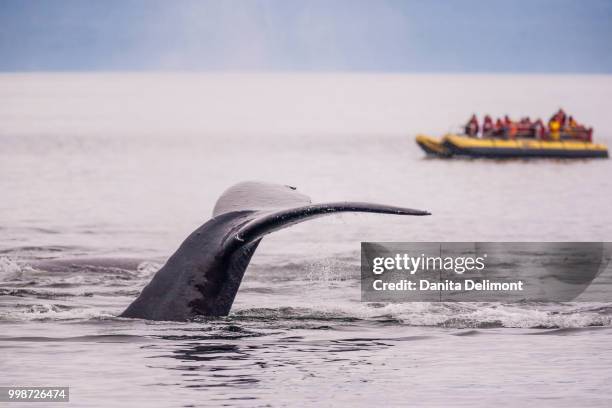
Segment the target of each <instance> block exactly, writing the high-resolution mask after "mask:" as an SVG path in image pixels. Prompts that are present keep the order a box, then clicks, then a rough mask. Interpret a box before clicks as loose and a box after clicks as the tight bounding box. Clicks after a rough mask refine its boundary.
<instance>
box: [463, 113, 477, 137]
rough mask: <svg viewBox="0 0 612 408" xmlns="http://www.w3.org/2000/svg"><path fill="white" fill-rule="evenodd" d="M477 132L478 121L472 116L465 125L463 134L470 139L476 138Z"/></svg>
mask: <svg viewBox="0 0 612 408" xmlns="http://www.w3.org/2000/svg"><path fill="white" fill-rule="evenodd" d="M478 130H479V126H478V119H477V118H476V115H472V117H471V118H470V120H469V121H468V123H467V124H466V125H465V134H466V135H468V136H470V137H476V136H478Z"/></svg>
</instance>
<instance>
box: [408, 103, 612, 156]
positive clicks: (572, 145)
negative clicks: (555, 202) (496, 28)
mask: <svg viewBox="0 0 612 408" xmlns="http://www.w3.org/2000/svg"><path fill="white" fill-rule="evenodd" d="M479 131H480V126H479V124H478V120H477V119H476V116H475V115H473V116H472V118H471V119H470V120H469V121H468V123H467V124H466V125H465V130H464V134H453V133H449V134H446V135H444V136H443V137H442V138H434V137H430V136H426V135H418V136H417V137H416V142H417V144H418V145H419V146H420V147H421V149H423V151H425V153H427V155H429V156H434V157H445V158H449V157H455V156H459V157H478V158H494V159H502V158H563V159H570V158H575V159H583V158H607V157H608V148H607V147H606V146H605V145H603V144H598V143H593V141H592V137H593V129H592V128H587V127H585V126H583V125H580V124H578V123H577V122H576V121H575V120H574V119H573V118H572V117H571V116H569V117H567V115H566V114H565V112H563V110H561V109H560V110H559V111H558V112H557V113H555V114H554V115H553V116H552V117H551V119H550V120H549V122H548V127H545V126H544V124H543V122H542V120H541V119H538V120H537V121H535V122H532V121H531V120H530V119H529V118H523V119H521V120H520V121H518V122H514V121H511V120H510V119H509V118H508V116H506V117H505V118H504V119H503V120H502V119H497V121H496V122H495V123H493V120H492V119H491V117H490V116H488V115H487V116H485V119H484V121H483V124H482V132H479Z"/></svg>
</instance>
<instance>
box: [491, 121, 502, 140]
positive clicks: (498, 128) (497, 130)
mask: <svg viewBox="0 0 612 408" xmlns="http://www.w3.org/2000/svg"><path fill="white" fill-rule="evenodd" d="M493 136H495V137H503V136H504V123H503V122H502V120H501V119H500V118H497V120H496V121H495V126H494V128H493Z"/></svg>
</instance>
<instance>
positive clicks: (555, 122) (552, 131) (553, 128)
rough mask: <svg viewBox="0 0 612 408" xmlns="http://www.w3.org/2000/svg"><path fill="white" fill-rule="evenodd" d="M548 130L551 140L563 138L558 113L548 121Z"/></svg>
mask: <svg viewBox="0 0 612 408" xmlns="http://www.w3.org/2000/svg"><path fill="white" fill-rule="evenodd" d="M548 132H549V133H548V134H549V135H550V139H551V140H555V141H556V140H561V120H560V119H558V115H555V116H553V117H552V118H550V120H549V121H548Z"/></svg>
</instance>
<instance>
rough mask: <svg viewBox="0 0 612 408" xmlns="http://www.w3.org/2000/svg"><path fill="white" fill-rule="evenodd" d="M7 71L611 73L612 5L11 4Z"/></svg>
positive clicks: (545, 1)
mask: <svg viewBox="0 0 612 408" xmlns="http://www.w3.org/2000/svg"><path fill="white" fill-rule="evenodd" d="M0 70H2V71H90V70H96V71H103V70H136V71H139V70H197V71H200V70H203V71H210V70H213V71H223V70H232V71H391V72H564V73H565V72H570V73H574V72H576V73H583V72H584V73H611V72H612V0H589V1H584V0H531V1H528V0H515V1H508V0H505V1H502V0H463V1H453V0H438V1H436V0H430V1H425V0H405V1H399V0H397V1H396V0H381V1H375V0H369V1H363V0H321V1H318V0H311V1H308V0H303V1H296V0H217V1H208V0H200V1H196V0H178V1H169V0H168V1H158V0H121V1H119V0H106V1H90V0H54V1H52V0H40V1H35V0H2V1H1V2H0Z"/></svg>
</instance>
